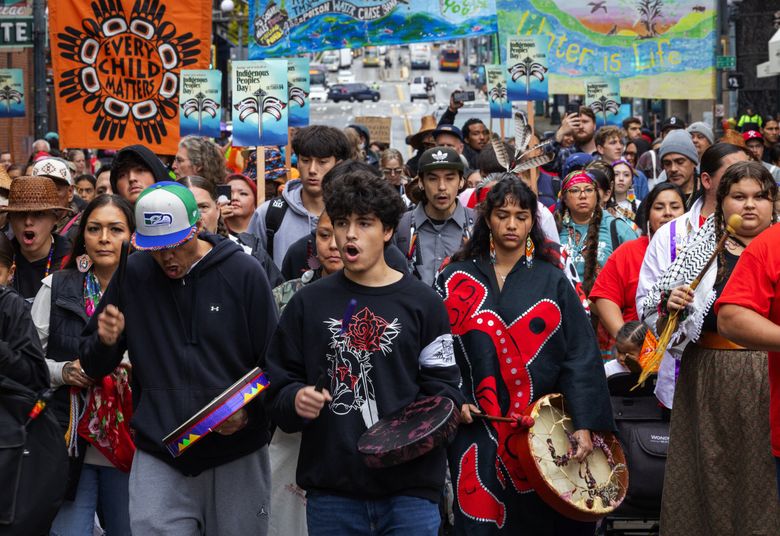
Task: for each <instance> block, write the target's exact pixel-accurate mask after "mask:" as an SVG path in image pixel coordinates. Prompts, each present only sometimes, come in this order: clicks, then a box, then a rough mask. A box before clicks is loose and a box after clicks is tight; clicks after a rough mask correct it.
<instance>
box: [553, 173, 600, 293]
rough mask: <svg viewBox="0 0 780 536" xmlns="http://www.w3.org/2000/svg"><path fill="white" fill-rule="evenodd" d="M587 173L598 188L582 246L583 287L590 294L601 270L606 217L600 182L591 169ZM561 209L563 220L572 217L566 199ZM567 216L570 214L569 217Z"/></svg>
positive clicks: (565, 180)
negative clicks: (599, 187) (602, 233)
mask: <svg viewBox="0 0 780 536" xmlns="http://www.w3.org/2000/svg"><path fill="white" fill-rule="evenodd" d="M576 173H582V171H574V172H572V173H570V174H569V176H567V177H566V179H564V185H565V184H566V182H567V180H568V179H569V177H570V176H572V175H574V174H576ZM586 173H587V174H588V175H589V176H590V177H591V179H593V187H594V188H596V208H595V209H594V210H593V214H592V215H591V217H590V221H589V222H588V232H587V233H586V235H585V244H584V245H583V248H582V258H583V260H584V261H585V272H584V273H583V274H582V288H583V290H584V291H585V294H589V293H590V289H592V288H593V284H594V283H595V282H596V276H597V275H598V271H599V265H598V249H599V230H600V228H601V220H602V218H603V217H604V211H603V210H602V208H601V193H600V192H599V189H598V187H597V186H598V184H597V182H596V180H595V179H594V177H593V175H592V174H591V171H587V172H586ZM561 194H562V195H565V194H566V189H564V190H562V192H561ZM564 199H565V198H564ZM560 211H561V219H562V221H566V220H567V219H570V218H571V214H569V212H570V211H569V207H568V206H566V202H565V201H564V202H562V203H561V204H560ZM566 216H568V218H567V217H566ZM573 231H574V230H573V229H570V231H569V232H570V233H572V232H573Z"/></svg>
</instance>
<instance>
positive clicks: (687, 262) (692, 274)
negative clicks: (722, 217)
mask: <svg viewBox="0 0 780 536" xmlns="http://www.w3.org/2000/svg"><path fill="white" fill-rule="evenodd" d="M717 242H718V241H717V238H716V236H715V218H714V216H712V215H710V217H708V218H707V221H705V222H704V225H702V226H701V227H700V228H699V230H697V231H696V232H695V233H694V234H693V235H692V236H691V238H690V240H689V241H688V245H687V246H686V247H685V248H684V249H683V250H682V251H680V252H679V255H678V256H677V259H676V260H675V261H674V262H673V263H672V265H671V266H669V269H668V270H666V272H665V273H664V275H662V276H661V278H660V279H659V280H658V281H657V282H656V284H655V285H653V288H652V290H650V292H649V293H648V295H647V296H646V297H645V300H644V302H642V308H643V310H644V314H645V319H646V321H647V322H648V323H649V325H650V326H653V327H654V326H655V323H656V320H657V318H658V307H659V304H660V302H661V294H662V293H663V292H668V291H671V290H672V289H674V288H676V287H679V286H680V285H690V284H691V283H692V282H693V280H694V279H696V277H697V276H698V275H699V274H700V273H701V271H702V270H703V269H704V266H705V265H706V264H707V261H708V260H709V258H710V256H711V255H712V253H713V252H714V251H715V247H716V246H717ZM717 265H718V263H717V261H716V262H713V263H712V264H711V265H710V267H709V269H707V273H706V274H704V277H703V278H702V280H701V283H700V284H699V286H698V287H697V288H696V291H695V292H694V295H693V296H694V298H693V303H691V305H689V306H688V316H687V318H685V320H683V321H681V322H680V326H679V328H678V329H677V332H676V333H675V335H674V337H673V338H672V344H671V345H670V347H669V352H670V353H672V354H673V355H675V356H676V357H679V356H680V355H682V350H683V349H684V348H685V346H687V344H688V342H690V341H696V340H698V338H699V335H701V327H702V324H703V323H704V317H705V316H706V315H707V312H708V311H709V310H710V307H712V304H713V303H715V299H716V298H717V296H716V294H715V291H714V290H713V287H714V286H715V279H716V277H717V273H718V266H717ZM662 306H663V307H665V306H666V304H662Z"/></svg>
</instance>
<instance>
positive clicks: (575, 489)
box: [518, 394, 628, 521]
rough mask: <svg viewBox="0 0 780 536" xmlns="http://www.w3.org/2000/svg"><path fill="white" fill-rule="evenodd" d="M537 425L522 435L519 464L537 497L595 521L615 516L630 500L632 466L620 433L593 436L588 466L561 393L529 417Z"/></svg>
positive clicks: (545, 399) (548, 398) (576, 516)
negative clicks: (579, 456) (578, 455)
mask: <svg viewBox="0 0 780 536" xmlns="http://www.w3.org/2000/svg"><path fill="white" fill-rule="evenodd" d="M524 413H525V414H526V415H529V416H531V417H532V418H533V419H534V425H533V426H531V427H530V428H528V429H527V430H522V432H521V437H520V441H519V444H520V452H519V455H518V457H519V459H520V464H521V465H522V467H523V470H524V471H525V474H526V476H527V478H528V481H529V483H530V484H531V485H532V486H533V488H534V490H535V491H536V493H538V494H539V496H540V497H541V498H542V499H543V500H544V501H545V502H546V503H547V504H548V505H549V506H550V507H552V508H553V509H555V510H556V511H557V512H559V513H560V514H562V515H564V516H566V517H569V518H571V519H575V520H578V521H596V520H598V519H600V518H602V517H604V516H607V515H609V514H610V513H612V512H613V511H614V510H615V509H616V508H617V507H618V506H620V503H622V502H623V499H624V498H625V496H626V491H627V490H628V467H627V466H626V457H625V454H624V453H623V449H622V447H621V446H620V442H619V441H618V439H617V437H616V436H615V434H613V433H611V432H592V437H593V451H592V452H591V453H590V454H589V455H588V457H587V458H586V460H585V461H584V462H583V463H579V462H577V460H575V459H574V458H573V457H572V456H571V455H570V454H569V451H570V450H571V451H572V452H573V451H576V448H577V442H576V440H575V439H574V435H573V434H574V431H575V430H574V425H573V423H572V420H571V417H570V416H569V415H568V414H567V412H566V406H565V400H564V398H563V395H561V394H550V395H546V396H543V397H542V398H540V399H539V400H537V401H536V402H534V403H533V404H531V405H530V406H529V407H528V408H527V409H526V410H525V412H524Z"/></svg>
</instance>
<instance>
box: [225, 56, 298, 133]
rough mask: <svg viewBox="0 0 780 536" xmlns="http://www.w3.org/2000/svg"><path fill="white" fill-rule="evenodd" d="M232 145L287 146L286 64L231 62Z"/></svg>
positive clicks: (279, 61) (265, 61) (278, 61)
mask: <svg viewBox="0 0 780 536" xmlns="http://www.w3.org/2000/svg"><path fill="white" fill-rule="evenodd" d="M232 75H233V109H232V115H233V145H235V146H238V147H257V146H265V145H286V144H287V124H288V123H287V114H288V101H287V98H288V96H287V95H288V93H287V60H263V61H234V62H233V73H232Z"/></svg>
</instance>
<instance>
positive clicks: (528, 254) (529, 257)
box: [525, 235, 536, 268]
mask: <svg viewBox="0 0 780 536" xmlns="http://www.w3.org/2000/svg"><path fill="white" fill-rule="evenodd" d="M535 249H536V248H535V247H534V241H533V240H531V235H528V237H526V239H525V267H526V268H531V266H533V265H534V251H535Z"/></svg>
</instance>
